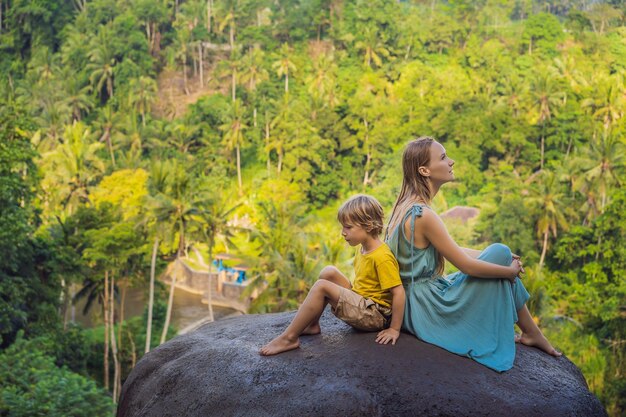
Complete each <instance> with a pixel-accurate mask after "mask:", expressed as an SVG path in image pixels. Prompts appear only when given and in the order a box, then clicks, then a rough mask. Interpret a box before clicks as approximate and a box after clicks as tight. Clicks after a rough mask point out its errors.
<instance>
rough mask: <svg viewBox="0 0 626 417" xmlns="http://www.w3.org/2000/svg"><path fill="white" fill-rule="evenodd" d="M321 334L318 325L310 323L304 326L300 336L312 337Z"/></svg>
mask: <svg viewBox="0 0 626 417" xmlns="http://www.w3.org/2000/svg"><path fill="white" fill-rule="evenodd" d="M321 332H322V329H321V328H320V324H319V323H311V324H309V325H308V326H306V329H304V330H302V333H301V335H314V334H320V333H321Z"/></svg>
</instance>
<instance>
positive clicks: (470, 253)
mask: <svg viewBox="0 0 626 417" xmlns="http://www.w3.org/2000/svg"><path fill="white" fill-rule="evenodd" d="M461 249H462V250H463V252H465V253H466V254H467V255H468V256H471V257H472V258H474V259H476V258H478V256H479V255H480V253H481V252H480V251H479V250H476V249H470V248H461Z"/></svg>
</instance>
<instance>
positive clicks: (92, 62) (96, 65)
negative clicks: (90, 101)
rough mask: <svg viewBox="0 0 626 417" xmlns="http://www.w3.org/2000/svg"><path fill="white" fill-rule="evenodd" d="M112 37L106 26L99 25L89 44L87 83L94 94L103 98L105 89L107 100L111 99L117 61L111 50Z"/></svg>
mask: <svg viewBox="0 0 626 417" xmlns="http://www.w3.org/2000/svg"><path fill="white" fill-rule="evenodd" d="M111 44H112V35H111V32H110V29H109V28H108V27H107V26H104V25H100V28H99V29H98V34H97V36H95V37H94V38H93V39H92V40H91V43H90V50H91V52H89V63H88V64H87V70H88V71H89V72H90V75H89V81H90V82H91V86H92V88H93V90H94V92H95V93H96V94H97V95H98V96H100V98H103V96H102V93H103V91H102V90H103V88H105V87H106V93H107V99H109V98H111V97H113V77H114V74H113V69H114V68H115V65H116V64H117V59H116V58H115V55H114V54H113V50H112V48H111Z"/></svg>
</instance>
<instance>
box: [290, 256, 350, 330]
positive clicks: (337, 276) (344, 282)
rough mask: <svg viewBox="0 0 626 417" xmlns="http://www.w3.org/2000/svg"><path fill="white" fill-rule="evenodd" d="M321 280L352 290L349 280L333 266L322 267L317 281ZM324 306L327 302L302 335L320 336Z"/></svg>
mask: <svg viewBox="0 0 626 417" xmlns="http://www.w3.org/2000/svg"><path fill="white" fill-rule="evenodd" d="M320 279H323V280H326V281H330V282H332V283H335V284H337V285H339V286H340V287H344V288H347V289H351V288H352V284H350V280H349V279H348V278H346V276H345V275H344V274H342V273H341V271H339V270H338V269H337V268H335V267H334V266H326V267H324V269H322V271H321V272H320V276H319V278H318V280H320ZM326 304H328V302H326V303H325V304H324V308H322V311H320V314H319V315H318V316H317V317H315V318H314V319H313V320H312V321H311V323H309V325H308V326H307V327H306V328H305V329H304V330H303V331H302V333H301V334H302V335H315V334H320V332H321V330H322V329H321V328H320V317H321V316H322V313H324V309H325V308H326Z"/></svg>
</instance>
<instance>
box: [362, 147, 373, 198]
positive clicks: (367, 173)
mask: <svg viewBox="0 0 626 417" xmlns="http://www.w3.org/2000/svg"><path fill="white" fill-rule="evenodd" d="M371 161H372V153H371V152H369V151H368V152H367V159H366V160H365V175H364V176H363V189H365V187H367V184H368V183H369V182H370V162H371Z"/></svg>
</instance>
